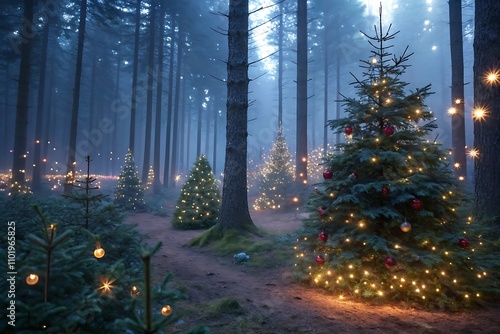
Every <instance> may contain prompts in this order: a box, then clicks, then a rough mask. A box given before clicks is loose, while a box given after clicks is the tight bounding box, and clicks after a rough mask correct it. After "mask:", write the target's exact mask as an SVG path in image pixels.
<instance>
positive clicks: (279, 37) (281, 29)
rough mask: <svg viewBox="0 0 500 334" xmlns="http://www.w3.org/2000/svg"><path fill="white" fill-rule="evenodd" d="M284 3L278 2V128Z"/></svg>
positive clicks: (281, 116) (281, 104)
mask: <svg viewBox="0 0 500 334" xmlns="http://www.w3.org/2000/svg"><path fill="white" fill-rule="evenodd" d="M283 7H284V1H281V2H280V23H279V27H278V128H279V127H282V126H283V35H284V29H285V28H284V26H283V15H285V14H284V10H283Z"/></svg>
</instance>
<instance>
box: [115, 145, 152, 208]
mask: <svg viewBox="0 0 500 334" xmlns="http://www.w3.org/2000/svg"><path fill="white" fill-rule="evenodd" d="M115 204H117V205H118V206H120V207H122V208H124V209H126V210H143V209H145V207H146V203H145V201H144V188H143V186H142V184H141V180H140V178H139V172H138V171H137V166H136V165H135V161H134V156H133V155H132V151H131V150H130V149H129V150H128V152H127V154H126V155H125V163H124V164H123V166H122V169H121V171H120V175H119V176H118V186H117V187H116V190H115Z"/></svg>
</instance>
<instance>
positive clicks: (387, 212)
mask: <svg viewBox="0 0 500 334" xmlns="http://www.w3.org/2000/svg"><path fill="white" fill-rule="evenodd" d="M381 22H382V20H381V19H380V25H379V26H378V27H376V28H375V33H374V36H368V35H366V37H367V38H368V40H369V43H370V45H371V46H372V51H371V57H370V58H369V60H367V61H362V65H361V66H360V67H361V68H362V69H363V75H362V78H361V79H358V78H357V77H356V76H354V75H353V77H354V79H355V80H354V82H353V84H354V86H355V88H356V89H357V95H358V96H357V98H350V97H344V101H343V102H344V106H345V112H346V117H345V118H342V119H338V120H331V121H329V122H328V125H329V126H330V127H331V129H332V130H333V131H334V132H335V133H344V134H345V135H346V137H347V142H345V143H339V144H338V145H337V147H336V150H335V152H333V154H331V155H328V156H327V158H326V161H325V168H326V169H325V170H324V173H323V177H324V180H323V181H322V182H321V183H320V184H319V185H318V187H317V189H316V190H315V191H314V192H313V193H312V194H311V195H310V200H309V203H308V208H309V210H310V211H312V212H311V214H310V215H309V217H308V219H306V221H305V224H304V233H303V235H302V236H300V237H299V238H298V239H297V244H296V248H295V249H296V251H297V253H296V264H295V268H296V274H297V276H298V277H299V278H300V279H301V280H302V281H304V282H308V283H310V284H311V285H313V286H317V287H321V288H324V289H327V290H329V291H331V292H333V294H334V295H335V296H337V297H341V298H345V297H348V298H353V299H357V298H359V299H364V300H370V301H372V302H379V303H386V302H394V301H406V302H409V303H418V304H422V305H424V306H426V307H439V308H456V307H460V306H465V305H470V304H471V302H473V301H476V300H477V299H478V296H481V292H480V291H481V288H482V285H481V284H484V283H485V279H484V276H485V272H484V270H482V269H481V268H480V267H479V266H478V262H477V261H476V258H475V256H476V254H477V253H478V252H479V251H480V249H479V248H480V247H481V242H480V239H479V237H478V236H476V235H475V234H474V233H473V231H472V229H473V228H476V225H475V224H472V223H471V221H470V220H468V218H466V217H460V215H459V214H457V211H458V210H459V208H460V206H462V205H464V201H463V194H462V192H461V190H460V186H459V184H458V181H456V180H455V179H454V177H453V174H452V170H451V168H450V161H448V160H447V157H446V154H445V153H444V152H443V151H442V150H441V149H440V145H439V144H438V143H437V142H435V141H433V140H432V139H430V140H429V138H432V130H433V129H434V128H436V125H435V122H434V121H435V118H434V116H433V114H432V112H431V111H429V109H428V107H427V106H426V105H425V102H424V100H425V98H426V97H427V96H429V95H430V94H431V92H430V85H428V86H425V87H423V88H418V89H415V90H414V91H410V92H406V91H405V88H406V86H407V85H408V83H406V82H403V81H401V76H402V75H403V74H404V72H405V69H406V68H407V67H408V66H409V65H408V64H407V61H408V59H409V57H410V56H411V54H408V53H407V49H408V48H407V49H406V50H405V51H404V52H403V54H402V55H401V56H399V57H398V56H394V55H393V54H392V53H391V52H390V48H391V46H392V45H391V46H388V42H389V41H390V40H392V39H393V38H394V37H395V35H396V34H397V33H391V32H390V28H391V27H390V26H389V29H387V30H386V31H384V30H383V27H382V23H381Z"/></svg>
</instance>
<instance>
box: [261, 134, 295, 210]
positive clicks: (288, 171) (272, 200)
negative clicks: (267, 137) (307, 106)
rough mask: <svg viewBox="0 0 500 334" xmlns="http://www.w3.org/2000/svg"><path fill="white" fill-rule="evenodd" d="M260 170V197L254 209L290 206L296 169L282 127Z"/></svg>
mask: <svg viewBox="0 0 500 334" xmlns="http://www.w3.org/2000/svg"><path fill="white" fill-rule="evenodd" d="M260 169H261V170H260V174H261V175H260V181H259V197H258V198H257V199H256V200H255V203H254V205H253V207H254V208H255V209H256V210H263V209H284V208H286V207H287V206H289V205H290V204H291V203H292V198H291V197H292V196H291V193H292V188H293V186H294V184H293V182H294V170H295V169H294V166H293V164H292V156H291V154H290V151H289V150H288V146H287V144H286V138H285V136H284V135H283V129H282V128H281V127H280V128H279V129H278V134H277V136H276V140H275V142H274V144H273V147H272V148H271V152H270V154H269V156H268V158H267V159H266V161H265V162H264V164H263V165H262V167H261V168H260Z"/></svg>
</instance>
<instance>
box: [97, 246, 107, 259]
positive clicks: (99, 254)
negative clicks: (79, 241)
mask: <svg viewBox="0 0 500 334" xmlns="http://www.w3.org/2000/svg"><path fill="white" fill-rule="evenodd" d="M104 254H106V252H105V251H104V249H103V248H101V247H99V248H96V249H95V250H94V256H95V257H96V258H98V259H100V258H102V257H103V256H104Z"/></svg>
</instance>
